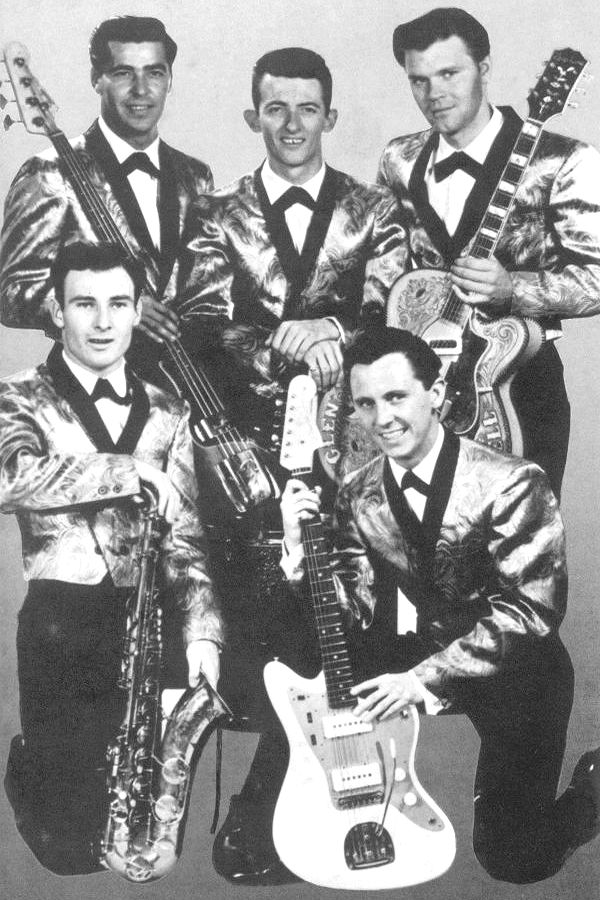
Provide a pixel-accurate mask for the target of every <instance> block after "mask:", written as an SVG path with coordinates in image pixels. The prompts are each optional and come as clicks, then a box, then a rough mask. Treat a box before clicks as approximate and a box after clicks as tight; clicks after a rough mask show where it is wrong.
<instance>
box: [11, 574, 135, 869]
mask: <svg viewBox="0 0 600 900" xmlns="http://www.w3.org/2000/svg"><path fill="white" fill-rule="evenodd" d="M128 593H129V592H128V591H127V590H122V589H121V590H119V589H116V588H115V587H114V586H113V585H112V582H110V580H109V579H105V580H104V581H103V582H102V583H101V584H99V585H90V586H87V585H74V584H65V583H63V582H57V581H37V582H32V583H31V585H30V588H29V592H28V594H27V597H26V599H25V602H24V604H23V607H22V609H21V612H20V614H19V625H18V631H17V654H18V674H19V691H20V704H21V723H22V729H23V734H22V738H21V736H18V737H17V738H15V739H14V740H13V742H12V745H11V753H10V756H9V761H8V767H7V775H6V780H5V787H6V791H7V795H8V797H9V800H10V801H11V803H12V805H13V808H14V810H15V818H16V822H17V826H18V828H19V830H20V832H21V834H22V836H23V838H24V839H25V841H26V842H27V843H28V844H29V846H30V848H31V849H32V850H33V852H34V853H35V855H36V856H37V858H38V859H39V861H40V862H41V863H42V864H43V865H44V866H46V867H47V868H48V869H50V870H51V871H53V872H56V873H57V874H62V875H73V874H83V873H87V872H92V871H96V870H98V869H99V868H100V867H99V866H98V863H97V858H98V857H97V851H98V846H97V841H98V838H99V836H100V834H101V832H102V831H103V829H104V825H105V822H106V815H107V792H106V786H105V759H106V749H107V747H108V744H109V742H113V741H114V740H115V737H116V735H117V732H118V729H119V726H120V725H121V722H122V717H123V714H124V701H125V693H124V691H123V690H121V689H120V688H119V687H118V685H117V681H118V678H119V674H120V670H121V658H122V652H123V638H124V634H125V623H126V611H125V606H126V599H127V596H128ZM94 845H96V846H95V847H94Z"/></svg>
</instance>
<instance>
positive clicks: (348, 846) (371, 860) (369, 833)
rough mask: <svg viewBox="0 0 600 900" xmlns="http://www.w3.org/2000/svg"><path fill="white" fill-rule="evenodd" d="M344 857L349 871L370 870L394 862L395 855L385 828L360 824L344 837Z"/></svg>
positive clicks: (372, 824)
mask: <svg viewBox="0 0 600 900" xmlns="http://www.w3.org/2000/svg"><path fill="white" fill-rule="evenodd" d="M344 856H345V858H346V865H347V866H348V868H349V869H371V868H373V867H374V866H385V865H387V864H388V863H392V862H394V859H395V857H396V854H395V853H394V845H393V843H392V839H391V837H390V835H389V832H388V831H386V829H385V828H383V827H382V826H381V825H380V824H379V823H378V822H361V823H360V824H359V825H355V826H354V828H351V829H350V831H349V832H348V834H347V835H346V840H345V841H344Z"/></svg>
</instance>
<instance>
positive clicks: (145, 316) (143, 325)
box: [138, 297, 180, 344]
mask: <svg viewBox="0 0 600 900" xmlns="http://www.w3.org/2000/svg"><path fill="white" fill-rule="evenodd" d="M138 328H139V329H140V331H143V332H144V334H147V335H148V337H151V338H152V340H153V341H156V342H157V344H163V343H164V342H165V341H173V340H175V339H176V338H178V337H179V336H180V331H179V318H178V316H177V314H176V313H175V312H173V310H172V309H169V307H168V306H165V305H164V304H163V303H159V302H158V300H154V299H153V298H152V297H143V298H142V321H141V322H140V324H139V325H138Z"/></svg>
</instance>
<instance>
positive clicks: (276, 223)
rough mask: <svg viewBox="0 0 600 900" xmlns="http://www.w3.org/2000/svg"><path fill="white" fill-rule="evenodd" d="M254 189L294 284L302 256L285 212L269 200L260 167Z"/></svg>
mask: <svg viewBox="0 0 600 900" xmlns="http://www.w3.org/2000/svg"><path fill="white" fill-rule="evenodd" d="M254 189H255V191H256V196H257V197H258V202H259V205H260V209H261V212H262V214H263V217H264V220H265V225H266V228H267V233H268V235H269V237H270V238H271V243H272V244H273V246H274V247H275V250H276V252H277V256H278V257H279V262H280V264H281V268H282V269H283V273H284V275H285V277H286V278H287V280H288V281H289V282H290V284H291V285H292V286H293V285H295V284H296V283H297V282H298V281H299V279H300V257H299V256H298V253H297V251H296V248H295V247H294V244H293V241H292V236H291V234H290V232H289V229H288V227H287V224H286V221H285V214H284V213H283V212H280V211H278V210H277V209H275V210H274V209H273V207H272V206H271V204H270V202H269V198H268V196H267V192H266V190H265V186H264V184H263V180H262V178H261V174H260V169H257V170H256V172H255V173H254Z"/></svg>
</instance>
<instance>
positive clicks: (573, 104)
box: [567, 102, 579, 109]
mask: <svg viewBox="0 0 600 900" xmlns="http://www.w3.org/2000/svg"><path fill="white" fill-rule="evenodd" d="M567 106H570V107H571V109H578V108H579V103H572V102H570V103H567Z"/></svg>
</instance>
